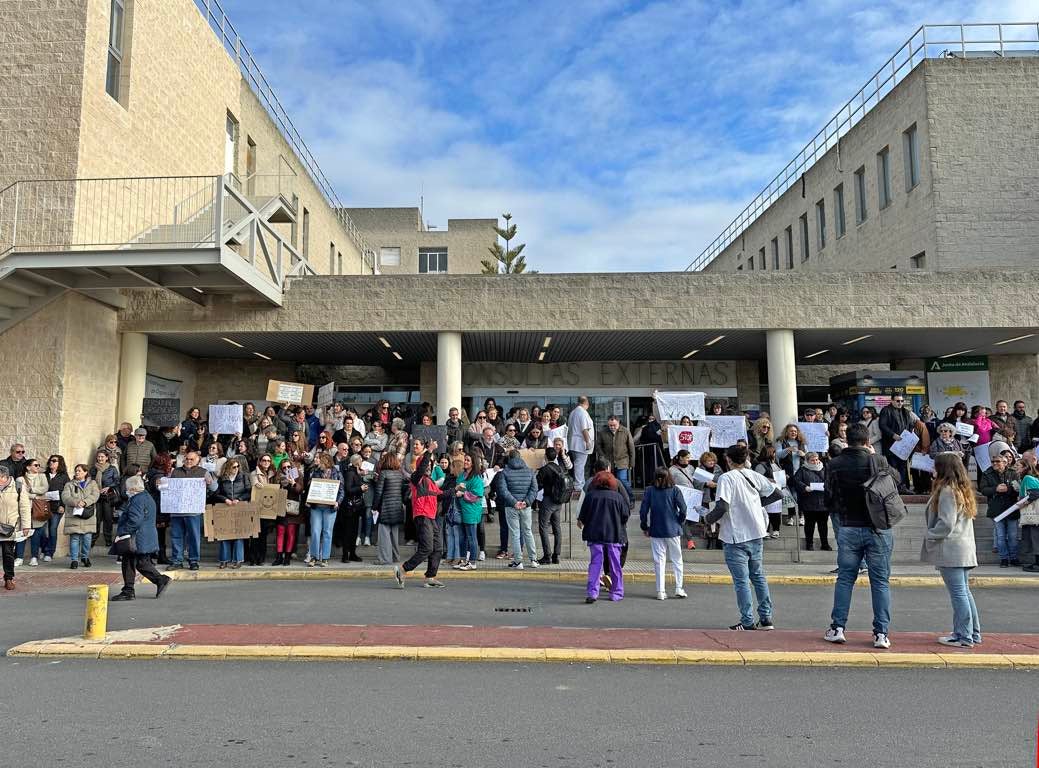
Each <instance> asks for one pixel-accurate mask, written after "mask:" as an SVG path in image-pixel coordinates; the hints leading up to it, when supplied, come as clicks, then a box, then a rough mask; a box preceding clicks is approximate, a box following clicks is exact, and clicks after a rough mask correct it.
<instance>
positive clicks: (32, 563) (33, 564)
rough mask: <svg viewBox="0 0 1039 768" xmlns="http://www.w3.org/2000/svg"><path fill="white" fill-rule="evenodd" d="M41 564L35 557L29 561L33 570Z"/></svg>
mask: <svg viewBox="0 0 1039 768" xmlns="http://www.w3.org/2000/svg"><path fill="white" fill-rule="evenodd" d="M39 564H40V561H39V560H37V559H36V558H35V557H34V558H33V559H32V560H30V561H29V565H30V566H32V567H33V568H35V567H36V566H37V565H39Z"/></svg>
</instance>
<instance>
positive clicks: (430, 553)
mask: <svg viewBox="0 0 1039 768" xmlns="http://www.w3.org/2000/svg"><path fill="white" fill-rule="evenodd" d="M415 534H416V535H417V536H418V548H417V549H416V550H415V554H413V555H412V556H411V557H409V558H408V560H407V562H405V563H404V565H403V566H401V567H402V568H404V570H405V571H407V572H408V573H411V572H412V571H413V570H415V569H416V568H417V567H418V566H419V565H420V564H421V563H422V562H423V561H426V578H427V579H432V578H433V577H434V576H436V575H437V571H438V570H440V558H441V557H442V556H443V554H444V550H443V549H441V547H440V526H439V525H438V524H437V521H436V520H434V519H433V518H431V517H422V516H421V515H420V516H419V517H416V518H415Z"/></svg>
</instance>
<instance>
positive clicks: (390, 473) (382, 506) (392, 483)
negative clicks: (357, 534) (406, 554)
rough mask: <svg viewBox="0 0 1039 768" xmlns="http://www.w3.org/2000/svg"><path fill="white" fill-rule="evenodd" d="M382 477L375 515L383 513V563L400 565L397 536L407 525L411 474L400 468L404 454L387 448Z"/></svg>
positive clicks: (374, 504)
mask: <svg viewBox="0 0 1039 768" xmlns="http://www.w3.org/2000/svg"><path fill="white" fill-rule="evenodd" d="M378 474H379V477H378V479H377V480H376V481H375V496H374V497H373V498H372V516H373V517H374V516H375V515H378V516H379V523H378V525H379V559H378V560H376V562H377V563H378V564H379V565H396V564H397V563H398V562H399V561H400V548H399V546H398V543H397V539H398V536H399V533H400V529H401V526H403V525H404V489H405V487H406V485H405V484H406V482H407V479H408V478H407V475H405V474H404V473H403V472H402V471H401V468H400V458H399V457H398V455H397V454H396V453H394V452H393V451H387V452H386V453H384V454H383V455H382V459H381V460H380V461H379V470H378Z"/></svg>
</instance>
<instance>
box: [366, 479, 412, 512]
mask: <svg viewBox="0 0 1039 768" xmlns="http://www.w3.org/2000/svg"><path fill="white" fill-rule="evenodd" d="M407 481H408V476H407V475H405V474H404V473H403V472H401V471H400V470H387V471H385V472H382V473H380V474H379V479H378V480H377V481H376V483H375V497H374V498H373V499H372V509H373V510H378V512H379V525H403V524H404V487H405V485H404V484H405V483H406V482H407Z"/></svg>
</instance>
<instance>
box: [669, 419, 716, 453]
mask: <svg viewBox="0 0 1039 768" xmlns="http://www.w3.org/2000/svg"><path fill="white" fill-rule="evenodd" d="M710 440H711V428H710V427H682V426H675V425H674V424H672V425H670V426H669V427H668V428H667V444H668V448H669V450H670V451H671V455H672V456H674V455H675V454H676V453H678V452H679V451H681V450H686V451H689V455H690V456H691V457H692V458H693V459H694V460H697V461H698V460H699V459H700V456H702V455H703V454H704V453H706V452H707V451H709V450H710V449H711V448H710Z"/></svg>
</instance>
